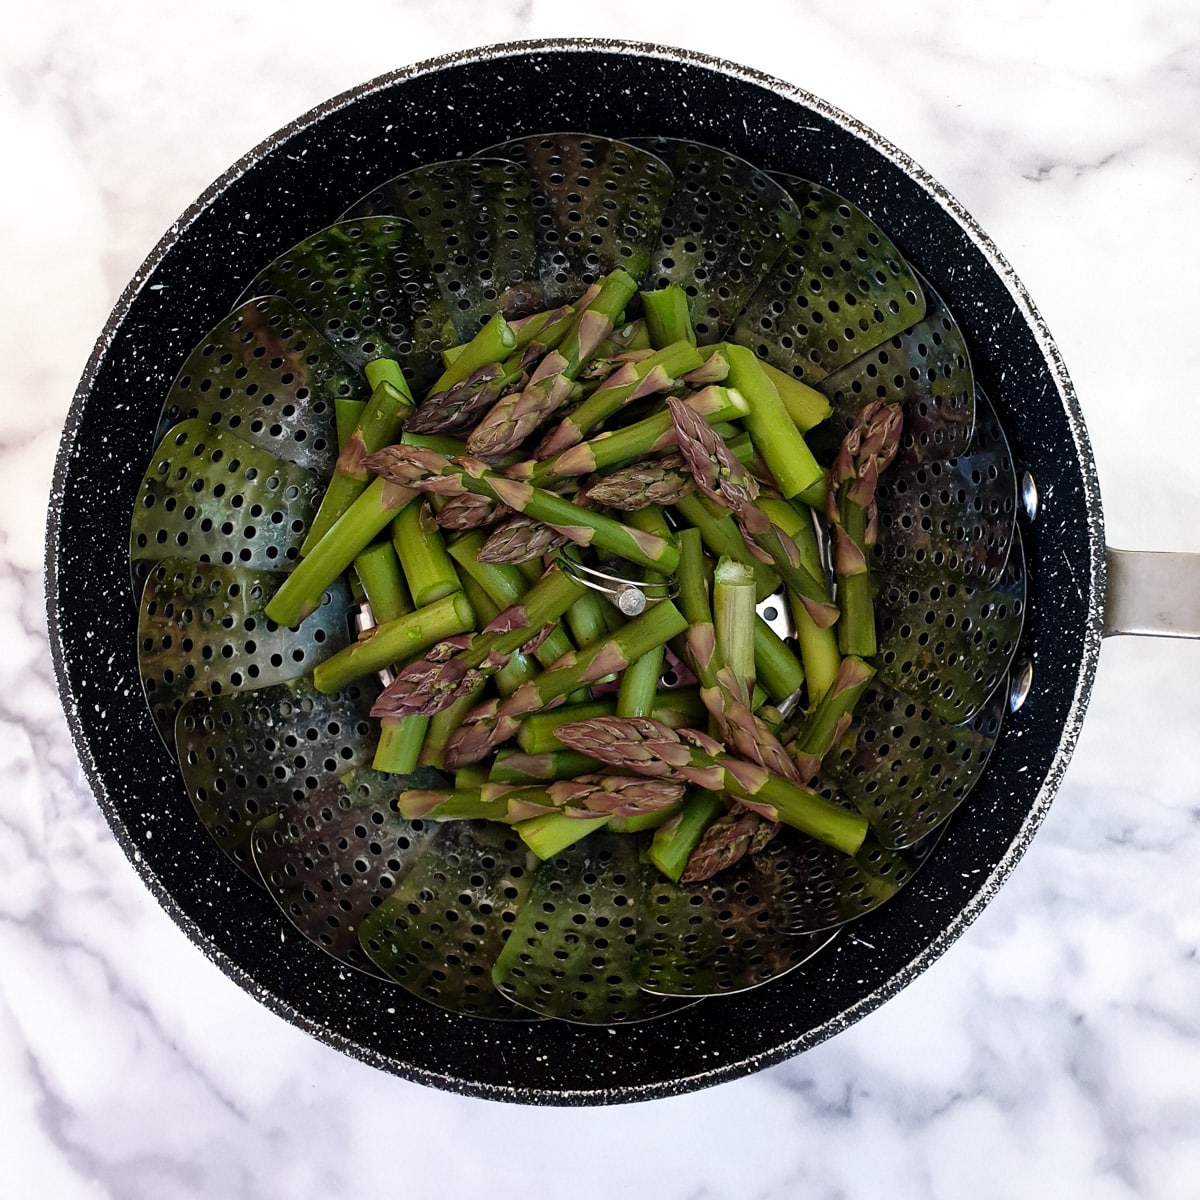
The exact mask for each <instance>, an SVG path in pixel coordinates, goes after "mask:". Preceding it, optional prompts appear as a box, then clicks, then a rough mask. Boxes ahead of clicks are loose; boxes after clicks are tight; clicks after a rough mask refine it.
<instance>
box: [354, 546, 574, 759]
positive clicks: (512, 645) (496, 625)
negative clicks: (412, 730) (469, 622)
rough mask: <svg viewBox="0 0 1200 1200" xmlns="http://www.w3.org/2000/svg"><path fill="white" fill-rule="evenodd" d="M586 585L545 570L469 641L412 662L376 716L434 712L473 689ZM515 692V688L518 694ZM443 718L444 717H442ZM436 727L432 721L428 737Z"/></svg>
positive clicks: (555, 617)
mask: <svg viewBox="0 0 1200 1200" xmlns="http://www.w3.org/2000/svg"><path fill="white" fill-rule="evenodd" d="M582 591H583V588H582V585H581V584H578V583H576V582H575V580H574V579H572V578H570V576H568V575H564V574H563V573H562V572H561V571H559V570H557V569H552V570H549V571H547V572H546V574H545V575H544V576H543V577H542V579H541V580H540V581H539V582H538V583H536V584H534V585H533V587H531V588H530V589H529V591H528V592H526V593H525V595H524V596H523V597H522V598H521V603H520V604H514V605H512V606H510V607H509V608H507V609H505V610H504V611H503V612H501V613H500V614H499V615H498V616H497V617H496V618H495V620H493V621H492V622H491V623H490V624H488V625H487V626H485V627H484V629H483V631H482V632H481V633H479V634H477V635H476V636H475V637H473V638H470V639H469V640H468V641H467V642H466V643H465V644H463V645H460V644H458V643H457V642H453V641H451V642H447V643H445V644H444V645H443V646H441V647H434V652H431V653H430V654H429V655H426V657H425V658H424V659H422V660H421V661H419V662H414V663H410V664H409V665H408V666H406V667H404V668H403V669H402V670H401V671H400V672H399V673H398V674H397V676H396V678H395V680H393V682H392V683H391V684H390V685H389V686H388V687H387V688H385V689H384V691H383V693H382V695H381V696H380V697H379V699H378V700H377V701H376V702H375V706H374V708H373V709H372V710H371V711H372V715H373V716H377V717H379V716H403V715H405V714H407V713H424V714H425V715H427V716H433V715H434V714H436V713H438V712H440V711H441V710H442V709H444V708H446V707H447V706H448V705H450V704H452V703H453V702H454V701H455V700H457V699H459V697H461V696H464V695H466V694H468V693H472V692H475V691H476V689H477V688H478V687H479V686H480V685H481V684H483V683H484V682H486V680H487V679H488V678H489V677H490V676H491V675H494V674H495V673H496V672H497V671H499V670H500V669H501V668H502V667H503V666H504V665H505V664H506V663H507V662H508V661H509V659H510V657H511V656H512V654H513V653H514V652H515V651H517V650H519V649H521V647H522V646H525V645H527V644H528V643H529V642H530V641H537V640H538V637H539V635H542V634H544V631H545V629H546V627H547V626H551V625H553V623H554V622H556V621H558V620H559V618H561V617H562V615H563V613H565V612H566V611H567V609H568V608H570V607H571V605H572V604H573V603H574V602H575V601H576V600H577V599H579V596H580V594H581V592H582ZM515 694H516V693H514V695H515ZM443 724H444V723H443ZM434 732H435V729H434V726H433V725H431V726H430V732H429V737H432V736H433V734H434Z"/></svg>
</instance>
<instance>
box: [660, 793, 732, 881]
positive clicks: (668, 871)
mask: <svg viewBox="0 0 1200 1200" xmlns="http://www.w3.org/2000/svg"><path fill="white" fill-rule="evenodd" d="M724 812H725V802H724V800H722V798H721V796H720V795H719V794H718V793H717V792H711V791H706V790H704V789H702V788H701V789H697V790H696V791H693V792H692V793H691V794H690V795H689V796H688V797H687V799H686V800H684V802H683V808H682V809H681V810H680V812H679V813H678V815H677V816H673V817H671V818H670V819H669V820H668V821H667V822H666V823H665V824H663V825H661V826H660V827H659V828H658V829H657V830H656V831H655V834H654V840H653V841H652V842H651V843H650V849H649V852H648V854H649V858H650V861H651V862H652V863H653V864H654V865H655V866H656V867H657V868H658V869H659V870H660V871H661V872H662V873H663V874H664V875H665V876H666V877H667V878H668V879H671V880H674V881H675V882H676V883H678V882H679V880H680V878H681V877H682V875H683V872H684V868H685V867H686V866H687V862H688V859H689V858H691V856H692V852H693V851H694V850H695V849H696V847H697V846H698V845H699V844H700V839H701V837H702V836H703V835H704V831H705V830H706V829H707V828H708V827H709V825H711V824H712V823H713V821H715V820H716V819H717V818H718V817H719V816H721V814H722V813H724Z"/></svg>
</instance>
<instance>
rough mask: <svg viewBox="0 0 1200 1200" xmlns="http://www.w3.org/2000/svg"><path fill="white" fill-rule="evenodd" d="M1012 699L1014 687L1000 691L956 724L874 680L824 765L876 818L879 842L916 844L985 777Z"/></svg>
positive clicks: (845, 792)
mask: <svg viewBox="0 0 1200 1200" xmlns="http://www.w3.org/2000/svg"><path fill="white" fill-rule="evenodd" d="M1007 699H1008V689H1007V688H1006V687H1004V686H1000V687H998V688H996V690H995V691H994V693H993V694H992V695H991V696H990V697H989V699H988V702H987V703H986V704H985V705H984V706H983V707H982V708H981V709H980V710H979V711H978V712H977V713H976V714H975V715H974V716H973V717H972V718H971V719H970V720H969V721H966V722H964V723H963V724H961V725H956V724H951V723H949V722H947V721H945V720H943V719H941V718H940V717H938V716H937V715H936V713H935V712H934V711H933V710H932V708H930V707H929V706H928V705H925V704H922V703H920V702H919V701H917V700H914V699H912V698H911V697H909V696H906V695H904V694H903V693H902V692H898V691H896V690H895V689H894V688H892V687H889V686H888V685H887V684H886V683H884V682H882V681H880V680H878V679H876V680H873V681H872V682H871V684H870V685H869V686H868V688H867V690H866V692H865V693H864V694H863V697H862V699H861V700H860V701H859V702H858V705H857V706H856V708H855V714H854V721H853V723H852V724H851V726H850V728H849V729H848V730H847V732H846V734H845V736H844V737H843V738H842V739H841V740H840V741H839V743H838V744H837V746H835V747H834V751H833V753H832V754H831V755H830V756H829V757H828V758H827V759H826V760H825V769H826V771H827V772H828V774H829V776H830V778H831V779H833V780H834V781H835V783H836V786H837V788H838V790H839V791H840V792H841V794H842V795H844V796H845V797H846V798H847V799H848V800H850V801H852V802H853V803H854V805H855V806H856V807H857V808H858V809H859V811H860V812H861V813H862V814H863V815H864V816H865V817H866V818H867V820H868V821H870V823H871V829H872V831H873V832H874V835H875V837H876V838H877V839H878V840H879V842H880V844H881V845H883V846H885V847H891V848H893V849H895V848H898V847H904V846H913V845H916V844H917V843H918V842H920V841H921V840H922V839H923V838H926V837H928V835H929V834H930V833H931V832H932V831H933V830H935V829H937V828H938V827H939V826H941V825H942V824H943V823H944V822H945V821H946V820H947V818H949V817H950V816H951V814H952V813H953V812H954V811H955V809H957V808H958V806H959V805H960V804H961V803H962V802H963V800H965V799H966V797H967V795H968V794H969V793H970V791H971V789H972V788H973V787H974V786H975V784H976V783H978V782H979V777H980V776H981V775H982V774H983V768H984V767H985V766H986V765H987V761H988V758H989V757H991V753H992V750H993V748H994V747H995V745H996V739H997V738H998V737H999V736H1000V726H1001V723H1002V721H1003V719H1004V712H1005V708H1006V702H1007Z"/></svg>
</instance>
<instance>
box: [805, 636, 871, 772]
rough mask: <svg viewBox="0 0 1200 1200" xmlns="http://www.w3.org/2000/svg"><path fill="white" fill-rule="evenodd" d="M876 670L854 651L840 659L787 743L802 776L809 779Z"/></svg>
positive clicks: (843, 730) (843, 728)
mask: <svg viewBox="0 0 1200 1200" xmlns="http://www.w3.org/2000/svg"><path fill="white" fill-rule="evenodd" d="M874 674H875V668H874V667H872V666H871V665H870V664H869V663H865V662H863V660H862V659H861V658H855V657H854V656H853V655H851V656H848V657H846V658H844V659H842V665H841V668H840V669H839V670H838V674H837V678H836V679H835V680H834V682H833V686H832V687H831V688H830V689H829V690H828V691H827V692H826V693H825V695H824V696H823V697H822V698H821V703H820V704H818V705H817V707H816V708H815V709H814V710H813V711H812V713H811V714H810V715H809V717H808V720H807V721H806V723H805V725H804V728H803V729H802V730H801V732H800V735H799V737H797V738H796V739H795V741H793V742H792V743H790V744H789V746H788V750H789V751H791V753H792V756H793V758H795V760H796V765H797V767H798V768H799V771H800V777H801V778H802V779H806V780H807V779H811V778H812V777H813V776H814V775H816V773H817V771H818V770H819V769H820V766H821V760H822V759H823V758H824V757H825V755H826V754H828V753H829V751H830V750H831V749H832V748H833V746H834V745H835V744H836V743H837V741H838V739H839V738H840V737H841V736H842V734H843V733H845V731H846V729H847V728H848V727H849V725H850V720H851V717H852V715H853V713H854V707H855V705H856V704H857V703H858V701H859V699H860V698H861V697H862V694H863V693H864V692H865V691H866V690H867V685H868V684H869V683H870V682H871V678H872V677H873V676H874Z"/></svg>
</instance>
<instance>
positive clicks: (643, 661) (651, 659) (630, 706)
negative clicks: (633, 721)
mask: <svg viewBox="0 0 1200 1200" xmlns="http://www.w3.org/2000/svg"><path fill="white" fill-rule="evenodd" d="M665 654H666V646H665V645H664V646H656V647H655V648H654V649H653V650H651V651H649V652H648V653H646V654H644V655H642V657H641V658H639V659H635V660H634V661H633V662H632V663H630V664H629V666H628V667H626V668H625V670H624V672H623V673H622V675H621V683H620V686H619V688H618V690H617V704H616V712H617V715H618V716H621V717H648V716H650V715H651V713H653V712H654V703H655V701H656V700H657V699H658V685H659V680H660V679H661V678H662V669H663V659H664V657H665Z"/></svg>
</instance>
